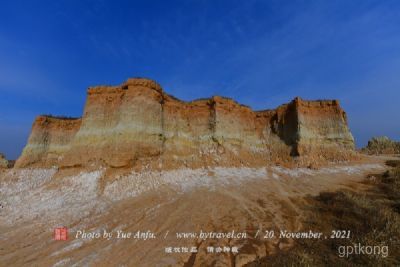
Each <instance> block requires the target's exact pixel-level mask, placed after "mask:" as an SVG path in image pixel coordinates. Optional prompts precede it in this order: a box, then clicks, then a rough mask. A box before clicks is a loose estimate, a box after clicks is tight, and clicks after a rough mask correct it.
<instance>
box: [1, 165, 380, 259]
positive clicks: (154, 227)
mask: <svg viewBox="0 0 400 267" xmlns="http://www.w3.org/2000/svg"><path fill="white" fill-rule="evenodd" d="M386 159H387V158H385V157H369V158H368V159H366V160H364V161H363V162H357V163H352V164H342V165H335V166H334V165H332V166H326V167H323V168H320V169H317V170H313V169H307V168H298V169H287V168H283V167H277V166H275V167H266V168H260V169H250V168H214V169H199V170H190V169H181V170H175V171H169V172H165V173H158V172H151V171H150V170H147V171H143V172H141V173H136V172H130V173H127V174H120V175H116V176H115V178H114V179H112V180H107V181H104V179H103V178H102V177H103V176H104V173H105V170H96V171H92V172H83V171H82V172H79V173H75V174H68V173H64V174H63V175H60V174H59V173H57V170H55V169H36V170H13V169H10V170H7V171H3V172H2V173H1V174H0V175H1V176H0V183H1V184H0V185H1V186H0V204H1V207H0V215H1V216H0V266H243V265H244V264H246V263H249V262H252V261H254V260H256V259H257V258H262V257H265V256H267V255H271V254H274V253H276V252H279V251H280V250H286V249H288V248H290V247H291V245H292V244H293V240H292V239H284V240H282V239H279V238H278V233H279V232H280V231H281V230H286V231H289V232H295V231H299V230H300V229H301V228H302V221H303V219H304V213H303V209H301V207H302V206H303V205H304V203H303V202H302V199H303V197H305V196H308V195H311V196H313V195H317V194H319V193H320V192H322V191H333V190H337V189H342V188H346V189H349V190H354V191H360V190H362V189H363V187H364V186H367V185H365V184H362V183H360V181H361V180H363V179H364V178H365V176H366V175H367V174H369V173H382V172H383V171H384V170H385V169H386V168H387V166H385V165H384V164H383V162H384V161H385V160H386ZM57 227H67V228H68V240H66V241H62V240H61V241H60V240H54V229H55V228H57ZM232 230H234V231H235V233H246V236H245V237H243V235H242V237H238V236H229V237H228V236H222V237H221V235H220V236H219V237H218V238H216V237H215V236H214V238H212V237H204V236H203V237H204V238H199V237H198V236H196V237H193V236H187V237H186V238H183V237H182V236H180V237H179V236H178V235H180V234H181V233H197V234H198V233H200V232H207V233H208V232H215V233H228V232H231V231H232ZM310 230H313V229H310ZM332 230H334V229H332ZM104 231H106V232H107V233H112V237H110V238H103V237H104V236H103V235H104ZM117 231H123V232H124V233H128V232H131V233H132V236H131V237H129V238H118V237H117ZM138 231H140V233H141V235H140V236H139V237H138V236H134V234H135V233H138ZM266 231H274V232H275V236H274V237H268V238H266V234H267V233H268V232H266ZM83 232H84V233H86V234H87V235H86V236H85V235H84V234H83ZM90 233H91V234H92V235H94V236H92V238H91V237H90V235H91V234H90ZM96 233H98V235H99V237H96V236H95V235H96ZM146 233H148V234H149V235H148V236H147V237H146ZM150 234H153V235H154V236H151V235H150ZM149 236H151V237H149ZM153 237H154V238H153ZM210 247H213V248H214V249H216V248H226V249H228V248H229V250H230V251H222V252H216V251H214V252H210ZM177 248H179V251H178V249H177ZM194 248H195V249H196V250H197V252H191V251H190V250H192V249H194ZM233 248H237V250H238V251H237V252H232V249H233ZM186 249H188V250H189V251H186Z"/></svg>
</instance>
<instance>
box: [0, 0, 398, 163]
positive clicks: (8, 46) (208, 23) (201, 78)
mask: <svg viewBox="0 0 400 267" xmlns="http://www.w3.org/2000/svg"><path fill="white" fill-rule="evenodd" d="M399 74H400V1H382V0H380V1H368V0H363V1H357V0H356V1H348V0H347V1H340V0H339V1H322V0H321V1H253V0H246V1H235V0H229V1H219V0H213V1H211V0H209V1H194V0H193V1H192V0H187V1H116V0H114V1H106V0H104V1H100V0H99V1H87V0H86V1H85V0H80V1H76V0H68V1H67V0H64V1H18V0H16V1H11V0H9V1H1V3H0V151H1V152H3V153H5V154H6V156H7V157H8V158H16V157H18V155H19V154H20V153H21V150H22V148H23V146H24V145H25V143H26V141H27V138H28V135H29V132H30V128H31V125H32V122H33V120H34V118H35V116H36V115H38V114H49V113H50V114H55V115H69V116H80V115H81V113H82V110H83V106H84V102H85V97H86V89H87V87H88V86H91V85H98V84H119V83H121V82H123V81H124V80H126V79H127V78H128V77H149V78H152V79H155V80H157V81H158V82H159V83H160V84H161V85H162V86H163V88H164V89H165V90H166V91H167V92H168V93H170V94H173V95H175V96H176V97H178V98H181V99H184V100H190V99H194V98H199V97H207V96H211V95H224V96H228V97H232V98H234V99H236V100H237V101H239V102H241V103H243V104H246V105H250V106H251V107H253V108H254V109H264V108H274V107H276V106H278V105H280V104H282V103H286V102H288V101H290V100H291V99H293V98H294V97H295V96H300V97H302V98H306V99H329V98H334V99H339V100H340V102H341V104H342V106H343V108H344V109H345V110H346V112H347V113H348V117H349V123H350V127H351V131H352V132H353V135H354V136H355V139H356V143H357V145H358V146H361V145H365V144H366V142H367V140H368V139H369V138H370V137H371V136H375V135H387V136H389V137H391V138H394V139H397V140H398V139H399V138H400V108H399V106H400V101H399V97H400V75H399Z"/></svg>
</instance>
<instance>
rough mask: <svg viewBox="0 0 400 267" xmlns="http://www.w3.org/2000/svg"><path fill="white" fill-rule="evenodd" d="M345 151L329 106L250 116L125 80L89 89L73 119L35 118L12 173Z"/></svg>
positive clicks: (342, 125)
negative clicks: (17, 170)
mask: <svg viewBox="0 0 400 267" xmlns="http://www.w3.org/2000/svg"><path fill="white" fill-rule="evenodd" d="M353 148H354V140H353V137H352V135H351V133H350V131H349V129H348V126H347V118H346V114H345V112H344V111H343V110H342V109H341V107H340V105H339V103H338V101H336V100H317V101H306V100H302V99H300V98H296V99H294V100H293V101H291V102H290V103H289V104H284V105H282V106H280V107H278V108H277V109H274V110H264V111H253V110H252V109H251V108H249V107H247V106H244V105H241V104H239V103H237V102H235V101H234V100H232V99H229V98H225V97H219V96H214V97H211V98H208V99H199V100H194V101H190V102H185V101H181V100H179V99H177V98H175V97H173V96H170V95H168V94H167V93H165V92H164V91H163V89H162V88H161V86H160V85H159V84H158V83H156V82H154V81H152V80H148V79H142V78H133V79H128V81H127V82H125V83H123V84H122V85H119V86H97V87H92V88H89V89H88V96H87V101H86V106H85V109H84V114H83V117H82V118H81V119H71V118H57V117H53V116H39V117H38V118H37V119H36V120H35V122H34V124H33V127H32V132H31V135H30V137H29V140H28V144H27V146H26V147H25V149H24V151H23V153H22V155H21V157H20V158H19V159H18V160H17V162H16V167H27V166H32V167H53V166H57V167H96V166H97V167H98V166H106V167H113V168H120V167H133V168H138V167H140V166H147V165H149V166H150V167H151V168H152V169H157V168H158V169H160V168H161V169H175V168H180V167H183V166H185V167H189V168H199V167H204V166H237V167H242V166H246V167H261V166H265V165H266V164H268V163H280V164H281V163H285V162H286V163H287V162H295V163H296V164H298V165H303V166H304V165H305V166H308V165H310V164H311V163H313V164H315V163H316V162H319V161H323V160H346V159H348V158H349V157H351V155H352V153H353ZM299 156H300V157H299Z"/></svg>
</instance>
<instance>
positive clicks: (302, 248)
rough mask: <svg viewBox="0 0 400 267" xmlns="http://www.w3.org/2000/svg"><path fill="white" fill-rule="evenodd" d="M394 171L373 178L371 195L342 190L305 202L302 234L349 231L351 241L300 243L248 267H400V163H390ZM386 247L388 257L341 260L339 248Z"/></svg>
mask: <svg viewBox="0 0 400 267" xmlns="http://www.w3.org/2000/svg"><path fill="white" fill-rule="evenodd" d="M386 164H387V165H389V166H391V167H393V168H392V169H391V170H389V171H386V172H385V173H383V174H380V175H369V176H368V177H367V179H366V180H365V182H364V184H366V185H368V186H369V190H367V191H363V192H361V193H360V192H358V193H356V192H354V191H349V190H341V191H336V192H324V193H320V194H319V195H318V196H316V197H307V203H308V205H307V206H306V208H305V209H306V214H307V217H306V219H305V221H304V222H303V225H304V227H303V228H304V230H309V229H312V230H313V231H321V232H324V233H329V232H330V231H331V230H334V229H337V230H339V229H340V230H342V229H343V230H350V231H351V238H350V239H329V238H328V239H325V240H316V241H315V240H307V239H299V240H297V241H296V242H295V245H294V246H293V247H292V248H291V249H289V250H287V251H281V252H280V253H278V254H275V255H272V256H269V257H265V258H262V259H259V260H257V261H256V262H253V263H251V264H249V265H248V266H328V265H332V264H333V263H334V264H335V266H399V265H400V250H399V248H400V214H399V213H400V161H395V160H391V161H388V162H387V163H386ZM358 243H360V244H363V245H386V246H388V248H389V256H388V257H386V258H384V257H382V256H372V255H352V256H349V257H348V258H346V257H344V258H340V257H339V256H338V247H339V246H347V245H349V246H351V245H353V244H358Z"/></svg>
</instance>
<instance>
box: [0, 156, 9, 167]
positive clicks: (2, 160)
mask: <svg viewBox="0 0 400 267" xmlns="http://www.w3.org/2000/svg"><path fill="white" fill-rule="evenodd" d="M7 167H8V160H7V159H6V157H5V156H4V155H3V154H1V153H0V169H1V168H7Z"/></svg>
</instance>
